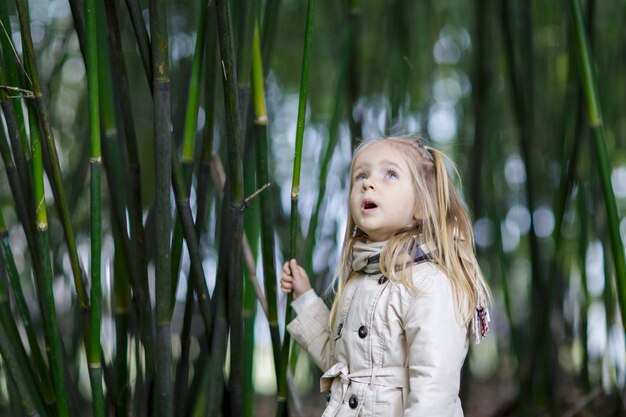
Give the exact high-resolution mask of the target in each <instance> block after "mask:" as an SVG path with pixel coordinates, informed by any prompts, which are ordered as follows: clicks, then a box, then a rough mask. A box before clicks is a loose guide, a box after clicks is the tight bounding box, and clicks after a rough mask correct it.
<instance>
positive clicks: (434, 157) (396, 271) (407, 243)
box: [330, 136, 491, 328]
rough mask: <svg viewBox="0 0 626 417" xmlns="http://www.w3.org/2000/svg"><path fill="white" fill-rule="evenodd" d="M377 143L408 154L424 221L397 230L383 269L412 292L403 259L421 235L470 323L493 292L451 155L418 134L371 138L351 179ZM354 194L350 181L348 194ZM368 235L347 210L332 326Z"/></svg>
mask: <svg viewBox="0 0 626 417" xmlns="http://www.w3.org/2000/svg"><path fill="white" fill-rule="evenodd" d="M375 143H385V144H389V145H391V146H393V147H395V148H396V150H399V151H400V152H399V153H400V154H401V155H402V157H403V158H405V161H406V162H407V165H408V167H409V171H410V173H411V177H412V181H413V186H414V187H415V191H416V193H415V194H416V200H417V201H416V202H415V203H416V204H415V206H416V207H417V210H418V213H416V214H419V217H418V218H419V219H420V221H418V222H417V224H416V225H415V226H413V227H406V228H403V229H400V230H398V231H397V232H396V233H395V234H394V235H393V236H392V237H391V238H390V239H389V240H388V241H387V243H386V244H385V246H384V247H383V249H382V251H381V254H380V269H381V272H382V273H383V275H385V276H386V277H388V278H389V279H390V280H392V281H396V282H401V283H403V284H404V285H406V286H407V287H408V288H409V289H410V290H415V289H416V288H415V283H414V281H413V279H412V277H411V274H410V273H407V269H409V268H410V267H411V266H412V263H406V262H400V260H401V259H405V257H406V254H407V253H408V252H409V251H410V250H411V249H412V248H413V247H414V246H416V242H415V238H416V236H421V237H422V239H423V242H425V243H427V244H429V245H431V246H432V251H431V252H430V253H429V257H430V262H433V263H435V264H437V265H438V266H439V267H440V268H442V269H443V270H444V271H445V272H446V274H447V276H448V278H449V280H450V284H451V286H452V294H453V298H454V304H455V308H456V311H457V314H458V316H459V318H460V319H461V320H462V322H463V323H466V324H467V323H469V321H470V320H471V319H472V317H473V316H474V314H475V312H476V308H477V306H478V305H479V302H480V300H479V297H480V296H481V295H482V294H484V297H486V300H485V301H488V300H489V299H490V297H491V294H490V292H489V287H488V286H487V283H486V281H485V278H484V276H483V274H482V272H481V270H480V267H479V265H478V262H477V260H476V255H475V252H474V238H473V233H472V224H471V221H470V218H469V214H468V212H467V210H466V209H465V206H464V205H463V202H462V201H461V198H460V197H459V194H458V193H457V191H456V189H455V187H454V184H453V183H452V181H451V179H450V177H449V175H448V171H447V168H446V160H448V161H450V158H448V157H447V156H446V155H445V154H444V153H443V152H440V151H438V150H436V149H433V148H430V147H428V146H425V145H424V144H423V143H422V141H421V140H420V139H419V138H417V137H404V136H403V137H387V138H382V139H367V140H364V141H363V142H361V144H360V145H359V146H358V147H357V148H356V149H355V151H354V155H353V157H352V163H351V164H350V178H352V174H353V169H354V161H355V160H356V158H357V157H358V155H359V154H360V153H361V152H362V151H363V150H364V149H366V148H368V147H369V146H371V145H373V144H375ZM455 172H456V171H455ZM457 175H458V174H457ZM351 192H352V181H350V187H349V192H348V195H350V193H351ZM366 238H367V236H366V235H365V233H364V232H362V231H361V230H359V229H358V228H357V226H356V224H355V222H354V219H353V218H352V215H351V213H350V209H348V221H347V224H346V231H345V236H344V242H343V246H342V248H341V255H340V259H339V266H338V269H337V277H336V281H337V282H336V296H335V299H334V301H333V305H332V308H331V315H330V321H331V322H330V325H331V328H332V327H333V325H334V320H335V315H336V310H337V306H338V301H339V300H340V299H341V295H342V292H343V288H344V286H345V284H346V283H347V282H348V281H349V280H350V279H351V278H352V277H353V276H354V274H355V272H354V271H353V270H352V259H353V256H352V252H353V247H354V243H355V242H357V241H358V240H364V239H366ZM417 243H420V242H417ZM400 263H401V265H400V267H399V268H398V264H400Z"/></svg>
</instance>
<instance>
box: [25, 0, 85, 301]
mask: <svg viewBox="0 0 626 417" xmlns="http://www.w3.org/2000/svg"><path fill="white" fill-rule="evenodd" d="M16 4H17V10H18V15H19V22H20V31H21V35H22V43H23V48H24V54H25V57H26V58H25V63H26V70H27V72H28V76H29V79H30V81H31V83H32V90H33V95H34V99H33V102H34V105H35V110H36V119H37V120H38V121H39V123H40V126H41V132H42V134H43V139H44V141H45V147H46V150H47V152H48V155H49V157H48V161H49V163H50V166H51V170H52V172H51V181H50V185H51V186H52V190H53V193H54V195H55V204H56V206H57V210H58V212H59V217H60V218H61V224H62V226H63V233H64V237H65V243H66V245H67V249H68V252H69V255H70V263H71V266H72V273H73V276H74V286H75V288H76V293H77V296H78V301H79V304H80V308H81V310H82V311H83V312H85V311H88V310H89V299H88V296H87V292H86V290H85V285H84V282H83V279H84V273H83V271H82V269H81V267H80V264H79V261H78V253H77V251H76V242H75V239H74V233H73V231H72V225H71V220H70V219H71V217H70V213H69V209H68V206H67V199H66V198H65V189H64V186H63V180H62V177H61V167H60V165H59V159H58V156H57V152H56V146H55V143H54V136H53V133H52V127H51V125H50V121H49V118H48V112H47V110H46V108H45V97H44V95H43V91H42V88H41V82H40V79H39V72H38V70H37V64H36V60H35V52H34V48H33V43H32V39H31V35H30V22H29V14H28V8H27V6H26V2H25V0H16ZM33 116H34V115H33ZM33 116H31V117H33ZM29 120H31V122H34V120H32V119H30V118H29ZM36 130H37V129H36ZM34 135H38V132H33V129H31V140H32V136H34ZM38 142H39V141H38ZM39 143H42V142H39ZM31 146H32V144H31ZM41 146H42V147H43V146H44V144H43V143H42V144H41ZM31 152H33V151H32V148H31ZM34 163H35V162H34V157H33V165H34ZM42 166H43V161H42ZM33 170H34V172H35V173H36V172H37V170H36V169H35V168H34V167H33ZM35 175H36V174H34V175H33V177H34V176H35ZM33 181H34V182H37V181H38V180H37V179H36V178H33ZM35 193H36V191H35ZM35 202H36V207H37V210H39V206H40V200H37V199H35ZM46 218H47V215H46ZM39 220H40V219H38V222H39ZM46 227H47V224H46ZM38 232H39V231H38ZM39 256H40V257H43V256H44V254H39ZM45 256H48V255H47V254H46V255H45ZM42 273H43V274H45V273H46V271H42Z"/></svg>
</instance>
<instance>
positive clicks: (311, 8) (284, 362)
mask: <svg viewBox="0 0 626 417" xmlns="http://www.w3.org/2000/svg"><path fill="white" fill-rule="evenodd" d="M315 3H316V1H315V0H309V2H308V7H307V15H306V26H305V32H304V51H303V54H302V74H301V76H300V96H299V100H298V121H297V125H296V147H295V155H294V161H293V180H292V183H291V184H292V185H291V228H290V241H289V259H295V257H296V241H297V236H298V232H299V230H300V215H299V211H298V199H299V195H300V167H301V165H302V142H303V139H304V123H305V119H306V103H307V97H308V91H309V64H310V61H311V43H312V39H313V16H314V13H315ZM290 321H291V296H290V295H289V294H287V306H286V311H285V327H286V326H287V324H288V323H289V322H290ZM290 345H291V337H290V335H289V333H288V332H287V330H286V328H285V331H284V338H283V346H282V351H281V356H280V374H279V378H278V398H277V406H276V416H277V417H282V416H283V415H285V413H286V412H287V369H288V367H289V350H290Z"/></svg>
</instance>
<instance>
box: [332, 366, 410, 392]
mask: <svg viewBox="0 0 626 417" xmlns="http://www.w3.org/2000/svg"><path fill="white" fill-rule="evenodd" d="M336 378H339V380H340V381H341V384H342V385H344V386H347V385H350V383H351V382H355V383H359V384H368V385H382V386H385V387H396V388H408V387H409V369H408V368H400V367H389V368H370V369H362V370H360V371H356V372H351V373H350V372H348V365H346V364H345V363H341V362H339V363H336V364H334V365H333V366H332V367H331V368H330V369H329V370H328V371H326V372H325V373H324V375H322V378H321V379H320V391H322V392H323V391H327V390H328V389H329V388H330V386H331V385H332V383H333V381H334V380H335V379H336Z"/></svg>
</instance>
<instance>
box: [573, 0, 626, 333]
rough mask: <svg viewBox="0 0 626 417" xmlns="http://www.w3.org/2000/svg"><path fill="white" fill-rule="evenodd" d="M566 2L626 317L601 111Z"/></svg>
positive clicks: (579, 20) (576, 15)
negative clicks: (571, 23)
mask: <svg viewBox="0 0 626 417" xmlns="http://www.w3.org/2000/svg"><path fill="white" fill-rule="evenodd" d="M569 5H570V11H571V13H572V19H573V29H574V36H575V41H576V52H577V56H578V65H579V69H580V75H581V83H582V85H583V92H584V94H585V104H586V106H587V116H588V118H589V127H590V128H591V133H592V137H593V145H594V150H595V154H596V161H597V167H598V171H599V172H598V175H599V179H600V185H601V188H602V194H603V195H604V204H605V209H606V215H607V222H608V225H607V229H608V232H609V239H610V242H611V251H612V253H613V262H614V264H615V281H616V287H617V297H618V300H619V307H620V312H621V314H622V317H626V260H625V258H624V245H623V243H622V238H621V236H620V233H619V216H618V214H617V205H616V202H615V194H613V188H612V185H611V163H610V160H609V155H608V150H607V145H606V139H605V134H604V123H603V121H602V112H601V110H600V102H599V97H598V91H597V86H596V80H595V75H594V72H593V67H592V58H591V53H590V50H589V45H588V40H587V35H586V32H585V26H584V21H583V17H582V12H581V10H580V4H579V2H578V1H576V0H570V1H569ZM622 324H623V326H624V330H625V331H626V320H623V321H622Z"/></svg>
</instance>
